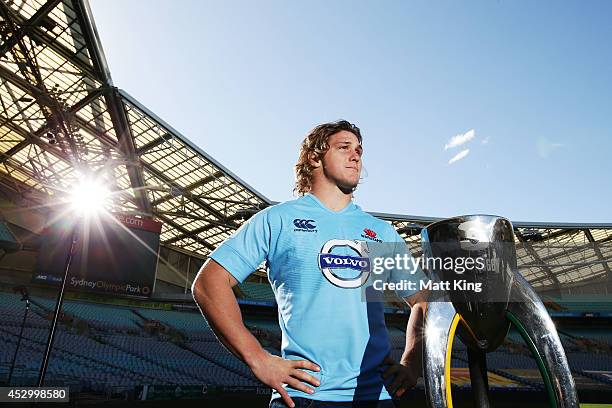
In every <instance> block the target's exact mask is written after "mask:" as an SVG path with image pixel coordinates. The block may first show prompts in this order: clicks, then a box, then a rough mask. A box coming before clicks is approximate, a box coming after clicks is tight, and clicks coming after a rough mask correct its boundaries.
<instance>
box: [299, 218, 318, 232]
mask: <svg viewBox="0 0 612 408" xmlns="http://www.w3.org/2000/svg"><path fill="white" fill-rule="evenodd" d="M293 225H295V229H294V230H293V231H303V232H317V225H316V221H315V220H306V219H300V218H296V219H295V220H293Z"/></svg>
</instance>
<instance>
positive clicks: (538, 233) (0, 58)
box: [0, 0, 612, 288]
mask: <svg viewBox="0 0 612 408" xmlns="http://www.w3.org/2000/svg"><path fill="white" fill-rule="evenodd" d="M0 108H1V109H0V153H1V154H0V183H1V184H2V186H3V187H4V188H8V189H11V190H12V191H15V192H17V193H19V194H20V195H21V196H22V197H24V198H25V199H27V200H29V201H31V202H34V203H38V204H40V205H44V204H45V203H48V202H50V201H53V199H54V198H57V197H58V196H60V195H61V194H65V192H66V191H67V190H68V189H69V188H70V186H71V185H73V184H74V183H75V182H76V181H77V180H78V178H79V174H81V173H87V172H95V173H96V174H100V175H103V176H104V177H106V179H107V180H108V182H109V183H110V184H111V189H112V190H113V191H114V192H115V193H116V194H117V197H118V198H117V200H115V203H114V204H113V205H114V208H113V211H117V212H122V213H128V214H136V215H140V216H143V217H148V218H153V219H157V220H159V221H161V222H162V223H163V229H162V235H161V242H162V244H163V245H166V246H168V247H172V248H180V249H182V250H184V251H188V252H190V253H194V254H198V255H201V256H206V255H207V254H208V253H209V252H210V251H211V250H212V249H214V248H215V247H216V246H217V245H218V244H219V243H220V242H222V241H223V240H224V239H225V238H227V237H228V236H229V235H230V234H231V233H232V232H233V231H235V230H236V229H237V228H238V227H239V226H240V225H241V224H242V223H243V222H244V220H245V219H248V218H249V216H250V215H252V214H254V213H255V212H257V211H258V210H260V209H262V208H265V207H267V206H269V205H271V204H272V202H271V201H270V200H268V199H267V198H266V197H264V196H263V195H262V194H260V193H258V192H257V191H256V190H255V189H253V188H252V187H250V186H249V185H247V184H246V183H245V182H243V181H242V180H240V179H239V178H238V177H237V176H236V175H234V174H232V173H231V172H230V171H229V170H228V169H226V168H224V167H223V166H222V165H221V164H219V163H218V162H216V161H215V160H214V159H213V158H211V157H210V156H209V155H207V154H206V153H205V152H203V151H202V150H201V149H199V148H198V147H197V146H195V145H194V144H193V143H191V142H190V141H189V140H188V139H187V138H186V137H184V136H182V135H181V134H180V133H179V132H177V131H176V130H175V129H173V128H172V127H171V126H170V125H168V124H167V123H165V122H164V121H163V120H161V119H160V118H159V117H157V116H156V115H155V114H153V113H152V112H150V111H149V110H147V109H146V108H145V107H144V106H142V105H141V104H140V103H139V102H138V101H137V100H136V99H134V98H133V97H131V96H130V95H128V94H127V93H126V92H125V91H123V90H121V89H118V88H117V87H115V86H114V85H113V82H112V79H111V76H110V72H109V69H108V66H107V63H106V59H105V56H104V53H103V50H102V47H101V45H100V41H99V38H98V35H97V32H96V28H95V25H94V23H93V18H92V14H91V10H90V7H89V4H88V2H87V1H86V0H49V1H46V2H45V1H38V0H27V1H23V0H3V1H1V2H0ZM374 215H377V216H379V217H381V218H383V219H386V220H387V221H389V222H390V223H391V224H392V225H393V226H394V227H395V228H396V229H397V230H398V231H399V232H400V234H401V235H402V236H403V237H404V238H405V239H406V241H407V243H408V244H409V246H410V247H411V249H412V252H413V255H415V256H419V255H420V253H421V251H420V237H419V234H420V229H421V228H422V227H423V226H425V225H427V224H429V223H431V222H434V221H436V219H435V218H426V217H412V216H404V215H393V214H374ZM514 226H515V230H516V237H517V254H518V262H519V268H520V269H521V272H522V273H523V274H524V275H525V277H526V278H527V279H528V280H529V281H530V282H531V283H532V284H533V285H534V286H536V287H540V288H546V287H555V286H558V285H568V284H571V283H574V282H578V281H582V282H584V281H590V280H597V279H604V278H606V277H607V280H608V282H610V281H612V272H611V268H612V224H602V225H571V224H561V225H560V224H533V223H531V224H530V223H514Z"/></svg>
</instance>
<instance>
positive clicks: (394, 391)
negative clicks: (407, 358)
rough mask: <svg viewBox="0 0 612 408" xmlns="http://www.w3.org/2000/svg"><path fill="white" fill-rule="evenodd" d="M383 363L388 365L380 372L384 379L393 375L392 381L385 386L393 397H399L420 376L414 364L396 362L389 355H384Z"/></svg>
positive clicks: (410, 387)
mask: <svg viewBox="0 0 612 408" xmlns="http://www.w3.org/2000/svg"><path fill="white" fill-rule="evenodd" d="M383 364H385V365H388V367H387V369H386V370H385V372H384V373H383V374H382V378H383V379H384V380H386V379H388V378H390V377H392V376H394V378H393V382H392V383H391V384H390V385H388V386H386V387H387V391H388V392H389V394H391V396H392V397H393V398H399V397H401V396H402V395H403V394H404V393H405V392H406V391H408V390H409V389H412V388H413V387H414V386H415V385H416V383H417V380H418V379H419V377H420V373H419V372H418V367H417V365H416V364H408V363H398V362H396V361H395V360H393V359H392V358H391V357H390V356H387V357H385V360H384V361H383Z"/></svg>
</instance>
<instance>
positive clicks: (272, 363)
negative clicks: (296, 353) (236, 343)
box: [250, 352, 320, 407]
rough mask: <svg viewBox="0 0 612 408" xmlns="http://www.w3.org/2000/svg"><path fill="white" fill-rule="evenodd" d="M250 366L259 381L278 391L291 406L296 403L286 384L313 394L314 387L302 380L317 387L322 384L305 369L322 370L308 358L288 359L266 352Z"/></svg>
mask: <svg viewBox="0 0 612 408" xmlns="http://www.w3.org/2000/svg"><path fill="white" fill-rule="evenodd" d="M250 368H251V370H252V371H253V374H255V377H257V379H259V381H261V382H262V383H264V384H266V385H267V386H269V387H271V388H274V389H275V390H276V391H278V393H279V394H280V395H281V397H282V398H283V400H284V401H285V404H287V405H288V406H290V407H293V406H295V404H294V403H293V400H292V399H291V397H290V396H289V394H288V393H287V391H286V390H285V388H284V387H283V385H284V384H287V385H289V386H291V387H292V388H295V389H296V390H300V391H303V392H305V393H307V394H313V393H314V389H312V388H310V387H308V386H307V385H305V384H304V383H303V382H302V381H305V382H307V383H309V384H312V385H313V386H315V387H318V386H319V385H320V383H319V380H318V379H316V378H315V377H314V376H312V375H310V374H308V373H307V372H305V371H304V370H303V369H307V370H311V371H320V368H319V367H318V366H317V365H316V364H314V363H311V362H310V361H307V360H286V359H284V358H281V357H278V356H275V355H273V354H270V353H268V352H266V353H265V354H264V355H263V356H262V357H261V358H258V359H257V360H255V361H254V362H253V363H251V364H250Z"/></svg>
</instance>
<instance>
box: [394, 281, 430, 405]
mask: <svg viewBox="0 0 612 408" xmlns="http://www.w3.org/2000/svg"><path fill="white" fill-rule="evenodd" d="M426 299H427V291H420V292H417V293H415V294H413V295H412V296H409V297H406V298H404V301H405V302H406V303H408V305H409V306H410V317H409V318H408V324H407V326H406V346H405V348H404V353H403V354H402V357H401V360H400V362H399V364H398V363H397V362H395V361H393V359H392V358H391V357H390V356H389V357H387V358H386V359H385V363H387V364H389V368H388V369H387V370H386V371H385V372H384V373H383V378H385V379H387V378H389V377H391V376H394V378H393V381H392V382H391V384H390V385H389V386H387V390H388V391H389V393H391V394H392V395H394V396H396V397H398V398H399V397H401V396H402V395H403V394H404V393H405V392H406V391H407V390H409V389H411V388H413V387H414V386H415V385H416V383H417V380H418V379H419V377H420V376H421V373H422V371H423V352H422V344H423V319H424V316H425V310H426V309H427V300H426Z"/></svg>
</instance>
